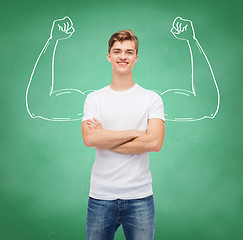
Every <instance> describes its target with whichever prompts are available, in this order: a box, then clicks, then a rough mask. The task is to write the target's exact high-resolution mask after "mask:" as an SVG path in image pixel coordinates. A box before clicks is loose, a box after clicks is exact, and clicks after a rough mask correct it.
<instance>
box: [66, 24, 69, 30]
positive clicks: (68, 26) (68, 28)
mask: <svg viewBox="0 0 243 240" xmlns="http://www.w3.org/2000/svg"><path fill="white" fill-rule="evenodd" d="M66 26H67V30H68V29H69V22H66Z"/></svg>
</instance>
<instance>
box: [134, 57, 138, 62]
mask: <svg viewBox="0 0 243 240" xmlns="http://www.w3.org/2000/svg"><path fill="white" fill-rule="evenodd" d="M137 60H138V55H137V56H136V61H135V63H136V62H137Z"/></svg>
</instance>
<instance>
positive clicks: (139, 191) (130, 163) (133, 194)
mask: <svg viewBox="0 0 243 240" xmlns="http://www.w3.org/2000/svg"><path fill="white" fill-rule="evenodd" d="M93 117H95V118H97V119H98V120H99V121H100V122H101V125H102V128H103V129H106V130H112V131H122V130H131V129H137V130H143V131H146V129H147V121H148V119H150V118H160V119H162V120H164V121H165V118H164V106H163V102H162V99H161V97H160V96H159V95H158V94H157V93H155V92H153V91H151V90H147V89H144V88H142V87H141V86H139V85H138V84H135V85H134V86H133V87H132V88H130V89H128V90H126V91H114V90H112V89H111V87H110V86H106V87H104V88H102V89H100V90H97V91H94V92H91V93H89V94H88V95H87V98H86V100H85V103H84V112H83V120H82V121H85V120H87V119H91V118H93ZM151 183H152V178H151V173H150V171H149V153H143V154H136V155H126V154H119V153H114V152H111V151H108V150H100V149H96V157H95V162H94V165H93V168H92V173H91V180H90V193H89V196H90V197H93V198H96V199H102V200H114V199H118V198H119V199H137V198H143V197H147V196H149V195H152V194H153V192H152V184H151Z"/></svg>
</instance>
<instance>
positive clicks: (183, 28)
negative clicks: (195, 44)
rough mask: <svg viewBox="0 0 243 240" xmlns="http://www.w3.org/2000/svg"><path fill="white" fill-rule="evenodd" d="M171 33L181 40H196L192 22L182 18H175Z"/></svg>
mask: <svg viewBox="0 0 243 240" xmlns="http://www.w3.org/2000/svg"><path fill="white" fill-rule="evenodd" d="M170 31H171V33H172V34H173V35H174V36H175V37H176V38H178V39H180V40H186V41H188V40H191V39H195V38H196V37H195V32H194V28H193V25H192V22H191V21H190V20H186V19H183V18H181V17H177V18H175V20H174V22H173V23H172V28H171V30H170Z"/></svg>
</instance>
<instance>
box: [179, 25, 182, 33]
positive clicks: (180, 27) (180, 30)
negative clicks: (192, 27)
mask: <svg viewBox="0 0 243 240" xmlns="http://www.w3.org/2000/svg"><path fill="white" fill-rule="evenodd" d="M181 25H182V23H180V24H179V31H180V32H181V31H182V30H181Z"/></svg>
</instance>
